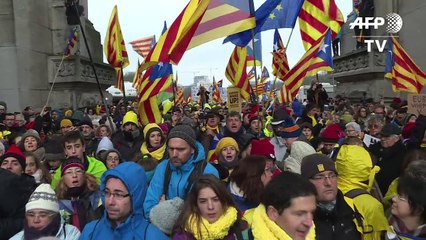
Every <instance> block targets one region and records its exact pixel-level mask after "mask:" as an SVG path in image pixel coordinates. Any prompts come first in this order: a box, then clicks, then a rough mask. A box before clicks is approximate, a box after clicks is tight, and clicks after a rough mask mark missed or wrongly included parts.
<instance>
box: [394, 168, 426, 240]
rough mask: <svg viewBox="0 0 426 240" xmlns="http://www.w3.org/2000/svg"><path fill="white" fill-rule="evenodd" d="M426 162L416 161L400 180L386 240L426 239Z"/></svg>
mask: <svg viewBox="0 0 426 240" xmlns="http://www.w3.org/2000/svg"><path fill="white" fill-rule="evenodd" d="M425 196H426V161H415V162H412V163H411V164H410V166H409V167H408V168H407V169H406V170H405V172H404V174H403V175H402V176H401V177H400V178H399V183H398V188H397V195H396V196H394V197H393V198H392V202H393V203H392V210H391V216H390V217H389V224H390V225H391V230H390V231H389V232H388V233H387V234H386V239H389V240H396V239H425V238H426V225H425V224H426V199H425Z"/></svg>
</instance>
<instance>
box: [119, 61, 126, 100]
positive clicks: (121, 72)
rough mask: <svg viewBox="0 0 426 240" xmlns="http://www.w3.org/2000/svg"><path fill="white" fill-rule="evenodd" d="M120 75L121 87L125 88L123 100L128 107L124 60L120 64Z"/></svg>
mask: <svg viewBox="0 0 426 240" xmlns="http://www.w3.org/2000/svg"><path fill="white" fill-rule="evenodd" d="M120 70H121V71H120V75H121V88H123V102H124V106H126V107H127V101H126V100H127V99H126V87H125V84H124V73H123V62H121V64H120Z"/></svg>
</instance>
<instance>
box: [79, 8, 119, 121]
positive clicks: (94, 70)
mask: <svg viewBox="0 0 426 240" xmlns="http://www.w3.org/2000/svg"><path fill="white" fill-rule="evenodd" d="M72 5H73V6H74V8H75V11H76V13H77V16H80V12H79V11H78V6H77V4H76V2H75V1H72ZM78 25H79V26H80V30H81V33H82V35H83V40H84V45H85V46H86V50H87V54H88V55H89V60H90V66H91V67H92V70H93V73H94V75H95V79H96V83H97V85H98V90H99V94H100V95H101V98H102V103H103V104H104V106H105V112H106V114H107V119H108V122H109V124H110V126H111V127H112V126H114V123H113V122H112V121H111V118H110V115H109V109H108V105H107V103H106V101H105V97H104V93H103V92H102V88H101V84H100V83H99V78H98V74H97V73H96V68H95V64H94V63H93V58H92V53H91V52H90V48H89V44H88V43H87V39H86V33H85V32H84V28H83V25H82V24H81V20H80V17H78Z"/></svg>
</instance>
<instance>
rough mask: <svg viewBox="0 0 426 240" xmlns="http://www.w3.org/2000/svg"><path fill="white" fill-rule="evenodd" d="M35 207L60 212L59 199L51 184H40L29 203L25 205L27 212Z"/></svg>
mask: <svg viewBox="0 0 426 240" xmlns="http://www.w3.org/2000/svg"><path fill="white" fill-rule="evenodd" d="M33 209H43V210H49V211H52V212H56V213H59V204H58V199H57V198H56V195H55V192H54V191H53V189H52V187H50V184H45V183H43V184H40V185H39V186H38V187H37V188H36V190H35V191H34V192H33V193H32V194H31V197H30V199H29V200H28V203H27V205H25V212H28V211H30V210H33Z"/></svg>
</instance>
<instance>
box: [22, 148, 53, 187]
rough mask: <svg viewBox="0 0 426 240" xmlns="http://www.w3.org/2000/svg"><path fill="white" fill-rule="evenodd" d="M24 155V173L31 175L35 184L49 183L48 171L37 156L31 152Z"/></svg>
mask: <svg viewBox="0 0 426 240" xmlns="http://www.w3.org/2000/svg"><path fill="white" fill-rule="evenodd" d="M25 156H26V158H25V164H26V166H25V173H26V174H27V175H29V176H33V177H34V180H35V181H36V183H37V184H39V183H50V181H51V176H50V174H49V171H48V170H47V169H46V168H45V167H44V165H43V164H41V162H40V160H39V159H38V158H37V156H36V155H35V154H34V153H31V152H26V153H25Z"/></svg>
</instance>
